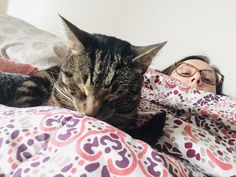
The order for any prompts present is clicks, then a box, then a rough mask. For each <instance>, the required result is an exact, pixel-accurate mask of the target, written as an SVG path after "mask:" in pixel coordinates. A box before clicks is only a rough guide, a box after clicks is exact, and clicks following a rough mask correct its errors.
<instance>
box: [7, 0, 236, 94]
mask: <svg viewBox="0 0 236 177" xmlns="http://www.w3.org/2000/svg"><path fill="white" fill-rule="evenodd" d="M7 13H8V14H9V15H13V16H16V17H19V18H21V19H24V20H26V21H28V22H30V23H32V24H34V25H36V26H37V27H40V28H42V29H44V30H47V31H50V32H52V33H54V34H56V35H58V36H60V35H61V33H60V27H61V26H60V20H59V18H58V16H57V13H59V14H61V15H62V16H64V17H66V18H67V19H69V20H70V21H71V22H73V23H74V24H76V25H77V26H78V27H80V28H81V29H83V30H85V31H88V32H91V33H94V32H95V33H103V34H108V35H113V36H116V37H119V38H122V39H125V40H128V41H129V42H131V43H133V44H135V45H146V44H150V43H155V42H161V41H166V40H168V41H169V42H168V44H167V45H166V47H165V48H164V49H163V50H162V52H161V53H160V54H159V56H158V57H157V58H156V60H155V61H154V62H153V65H152V67H155V68H158V69H163V68H164V67H166V66H168V65H169V64H172V63H173V62H175V61H177V60H178V59H180V58H181V57H185V56H187V55H193V54H203V55H208V56H209V57H210V58H211V61H212V63H214V64H215V65H217V66H218V67H219V68H220V69H221V71H222V73H223V74H224V75H225V76H226V78H225V87H224V90H225V93H226V94H229V95H231V96H233V97H235V98H236V91H235V89H236V82H235V80H236V79H235V77H236V70H235V66H236V45H235V42H236V0H198V1H196V0H178V1H177V0H9V4H8V11H7Z"/></svg>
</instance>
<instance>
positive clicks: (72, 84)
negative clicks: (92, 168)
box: [57, 17, 166, 127]
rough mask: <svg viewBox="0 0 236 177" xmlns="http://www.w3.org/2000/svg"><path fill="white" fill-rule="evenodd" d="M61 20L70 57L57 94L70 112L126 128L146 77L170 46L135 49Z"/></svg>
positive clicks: (160, 45) (64, 66)
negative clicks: (77, 112) (153, 62)
mask: <svg viewBox="0 0 236 177" xmlns="http://www.w3.org/2000/svg"><path fill="white" fill-rule="evenodd" d="M61 18H62V21H63V24H64V27H65V32H66V37H67V41H68V48H69V51H70V55H69V56H68V58H67V59H66V61H65V62H64V63H63V65H62V67H61V73H60V76H59V82H58V84H59V88H60V89H61V91H60V92H57V93H58V94H62V97H61V98H62V99H63V100H64V103H66V104H67V105H68V107H69V108H71V109H74V110H77V111H79V112H82V113H85V114H87V115H89V116H94V117H96V118H98V119H102V120H105V119H106V121H107V122H109V123H111V124H113V125H115V126H118V127H122V126H123V124H126V123H127V122H129V121H130V120H131V119H133V118H134V117H133V116H134V114H135V111H136V108H137V106H138V102H139V97H140V92H141V87H142V82H143V74H144V73H145V71H146V70H147V68H148V67H149V65H150V64H151V62H152V60H153V58H154V56H155V55H156V54H157V53H158V51H159V50H160V49H161V48H162V47H163V46H164V45H165V43H166V42H163V43H159V44H154V45H149V46H143V47H139V46H134V45H131V44H130V43H129V42H126V41H123V40H120V39H117V38H115V37H111V36H106V35H101V34H90V33H87V32H84V31H82V30H80V29H79V28H77V27H76V26H74V25H73V24H71V23H70V22H69V21H67V20H66V19H64V18H63V17H61ZM110 118H112V119H110Z"/></svg>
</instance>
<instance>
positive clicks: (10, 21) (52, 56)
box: [0, 15, 68, 69]
mask: <svg viewBox="0 0 236 177" xmlns="http://www.w3.org/2000/svg"><path fill="white" fill-rule="evenodd" d="M0 50H1V53H0V55H1V56H3V57H5V58H11V59H14V60H17V62H21V63H26V64H31V65H34V66H36V67H38V68H39V69H45V68H48V67H50V66H53V65H56V64H61V63H62V61H63V59H64V58H65V57H66V56H67V53H68V51H67V47H66V44H65V41H64V40H63V39H60V38H58V37H56V36H55V35H53V34H51V33H49V32H46V31H43V30H40V29H38V28H36V27H35V26H33V25H31V24H29V23H27V22H25V21H23V20H20V19H17V18H15V17H12V16H8V15H0Z"/></svg>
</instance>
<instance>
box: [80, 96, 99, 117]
mask: <svg viewBox="0 0 236 177" xmlns="http://www.w3.org/2000/svg"><path fill="white" fill-rule="evenodd" d="M100 108H101V103H100V101H97V100H93V99H92V100H90V99H87V101H86V102H85V103H84V113H85V114H86V115H87V116H91V117H96V116H97V115H98V114H99V110H100Z"/></svg>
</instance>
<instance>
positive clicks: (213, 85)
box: [162, 55, 224, 95]
mask: <svg viewBox="0 0 236 177" xmlns="http://www.w3.org/2000/svg"><path fill="white" fill-rule="evenodd" d="M162 72H163V73H165V74H167V75H170V76H172V77H174V78H176V79H178V80H180V81H182V82H185V83H188V84H189V85H191V86H192V87H194V88H197V89H200V90H204V91H208V92H212V93H215V94H218V95H223V93H222V86H223V82H224V76H223V75H222V74H221V73H220V71H219V70H218V69H217V68H216V67H214V66H211V65H210V61H209V58H208V57H206V56H201V55H193V56H188V57H185V58H183V59H181V60H179V61H178V62H176V63H175V64H173V65H171V66H169V67H167V68H166V69H164V70H163V71H162Z"/></svg>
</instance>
